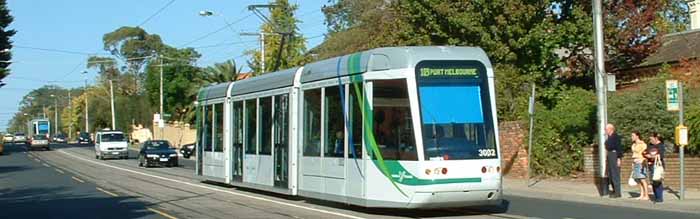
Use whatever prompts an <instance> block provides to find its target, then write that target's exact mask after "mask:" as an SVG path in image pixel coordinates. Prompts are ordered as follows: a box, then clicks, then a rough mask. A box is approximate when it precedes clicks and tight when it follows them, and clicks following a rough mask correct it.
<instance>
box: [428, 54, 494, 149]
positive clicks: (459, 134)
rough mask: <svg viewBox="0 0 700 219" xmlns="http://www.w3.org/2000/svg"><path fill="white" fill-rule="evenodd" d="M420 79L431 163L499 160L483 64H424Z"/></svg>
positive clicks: (457, 62) (455, 62)
mask: <svg viewBox="0 0 700 219" xmlns="http://www.w3.org/2000/svg"><path fill="white" fill-rule="evenodd" d="M416 78H417V82H418V97H419V101H420V111H421V123H422V137H423V147H424V150H425V151H424V153H425V159H426V160H466V159H489V158H496V157H497V156H498V155H497V153H496V143H495V136H494V135H495V133H494V129H493V125H492V124H493V122H492V121H493V118H492V116H491V115H492V113H491V104H490V101H491V99H490V96H489V95H490V94H489V92H488V80H487V76H486V68H485V67H484V65H483V64H482V63H480V62H477V61H422V62H420V63H419V64H418V65H417V66H416Z"/></svg>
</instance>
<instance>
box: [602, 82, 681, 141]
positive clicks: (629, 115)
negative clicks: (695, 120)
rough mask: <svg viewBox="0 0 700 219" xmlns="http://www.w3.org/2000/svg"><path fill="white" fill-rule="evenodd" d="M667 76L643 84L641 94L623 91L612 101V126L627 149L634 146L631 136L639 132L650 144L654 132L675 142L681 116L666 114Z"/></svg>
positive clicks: (609, 102) (609, 98)
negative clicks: (674, 135) (675, 129)
mask: <svg viewBox="0 0 700 219" xmlns="http://www.w3.org/2000/svg"><path fill="white" fill-rule="evenodd" d="M665 79H666V78H665V76H660V77H656V78H653V79H650V80H648V81H644V82H642V83H640V85H639V87H638V90H636V89H635V90H622V91H619V92H615V93H612V95H609V97H608V122H609V123H612V124H614V125H615V127H616V128H617V132H618V134H619V135H620V136H622V137H623V138H622V139H623V141H622V144H623V148H625V149H627V148H629V147H630V146H631V144H632V143H631V140H630V133H632V132H633V131H638V132H639V133H640V134H641V135H642V136H643V140H645V141H648V137H647V136H649V134H650V133H651V132H658V133H659V134H661V136H662V137H664V138H666V139H668V140H671V139H672V137H673V128H674V127H675V125H676V124H677V123H678V119H677V114H676V113H672V112H668V111H666V96H665V83H664V80H665Z"/></svg>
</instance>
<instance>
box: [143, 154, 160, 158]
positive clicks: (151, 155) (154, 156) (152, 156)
mask: <svg viewBox="0 0 700 219" xmlns="http://www.w3.org/2000/svg"><path fill="white" fill-rule="evenodd" d="M146 157H148V158H158V155H157V154H146Z"/></svg>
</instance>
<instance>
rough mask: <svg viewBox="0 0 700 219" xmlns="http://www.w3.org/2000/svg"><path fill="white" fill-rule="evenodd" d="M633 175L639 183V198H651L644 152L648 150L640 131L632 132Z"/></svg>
mask: <svg viewBox="0 0 700 219" xmlns="http://www.w3.org/2000/svg"><path fill="white" fill-rule="evenodd" d="M631 137H632V160H633V161H632V177H633V178H634V180H636V181H637V183H638V185H639V197H637V200H649V191H648V189H649V187H648V184H647V173H646V172H647V171H646V162H645V161H646V158H645V157H644V155H643V153H644V151H646V150H647V144H646V143H644V141H642V139H641V138H640V137H639V132H637V131H634V132H632V136H631Z"/></svg>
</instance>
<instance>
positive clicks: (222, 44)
mask: <svg viewBox="0 0 700 219" xmlns="http://www.w3.org/2000/svg"><path fill="white" fill-rule="evenodd" d="M255 42H258V40H246V41H236V42H226V43H217V44H211V45H204V46H197V47H192V48H193V49H204V48H212V47H220V46H231V45H238V44H246V43H255Z"/></svg>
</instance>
